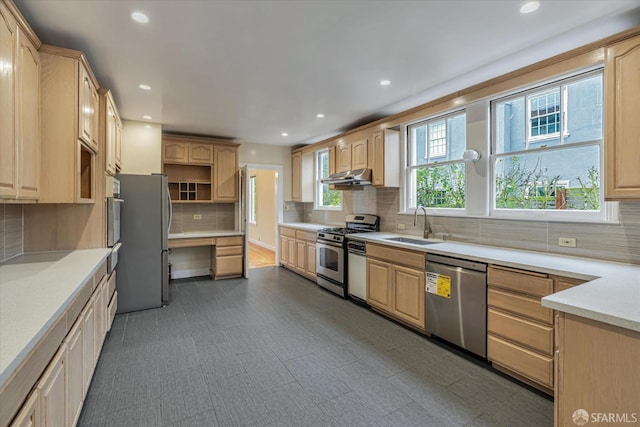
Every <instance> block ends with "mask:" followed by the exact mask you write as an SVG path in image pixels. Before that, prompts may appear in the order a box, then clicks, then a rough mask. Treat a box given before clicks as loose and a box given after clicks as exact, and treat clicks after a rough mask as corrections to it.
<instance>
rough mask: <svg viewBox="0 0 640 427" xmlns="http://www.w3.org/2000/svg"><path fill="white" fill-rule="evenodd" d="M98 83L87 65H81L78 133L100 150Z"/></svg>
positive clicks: (90, 145)
mask: <svg viewBox="0 0 640 427" xmlns="http://www.w3.org/2000/svg"><path fill="white" fill-rule="evenodd" d="M97 87H98V85H97V83H96V81H95V78H92V76H91V74H90V73H89V71H88V69H87V68H86V67H80V88H79V91H80V93H79V97H78V100H79V102H80V105H79V117H78V135H79V136H80V139H81V140H83V141H84V142H85V143H86V144H87V145H88V146H89V147H90V148H91V149H93V150H94V151H98V122H99V121H98V111H99V107H98V104H99V98H98V89H97Z"/></svg>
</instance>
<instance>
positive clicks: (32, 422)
mask: <svg viewBox="0 0 640 427" xmlns="http://www.w3.org/2000/svg"><path fill="white" fill-rule="evenodd" d="M40 416H41V415H40V392H39V391H38V389H37V388H36V389H34V390H33V391H32V392H31V395H29V397H28V398H27V400H26V402H25V403H24V405H22V408H21V409H20V412H19V413H18V415H16V417H15V418H14V420H13V422H12V423H11V427H40V425H41V422H40Z"/></svg>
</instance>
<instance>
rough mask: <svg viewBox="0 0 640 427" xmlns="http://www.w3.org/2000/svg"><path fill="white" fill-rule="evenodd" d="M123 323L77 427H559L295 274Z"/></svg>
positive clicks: (203, 292)
mask: <svg viewBox="0 0 640 427" xmlns="http://www.w3.org/2000/svg"><path fill="white" fill-rule="evenodd" d="M250 276H251V278H250V279H249V280H244V279H232V280H223V281H217V282H214V281H211V280H204V279H202V280H198V279H196V280H192V279H188V280H181V281H175V282H172V284H171V286H170V289H171V291H170V292H171V301H170V304H169V305H168V306H167V307H165V308H161V309H155V310H147V311H142V312H137V313H130V314H126V315H119V316H116V319H115V322H114V324H113V328H112V330H111V332H110V333H109V336H108V337H107V340H106V341H105V344H104V349H103V353H102V356H101V358H100V361H99V363H98V367H97V369H96V373H95V376H94V378H93V382H92V384H91V388H90V390H89V394H88V395H87V399H86V402H85V406H84V409H83V412H82V416H81V419H80V423H79V425H80V426H190V427H191V426H464V425H474V426H475V425H480V426H505V427H506V426H509V427H517V426H523V427H524V426H526V427H532V426H551V425H553V404H552V402H551V401H550V400H548V399H546V398H545V397H542V396H541V395H539V394H538V393H535V392H532V391H531V390H529V389H527V388H525V387H523V386H521V385H519V384H516V383H514V382H512V381H510V380H508V379H506V378H504V377H502V376H501V375H498V374H496V373H495V372H493V371H492V370H490V369H488V368H487V367H486V366H485V365H482V364H481V363H479V362H477V361H474V360H469V359H468V358H465V357H461V356H460V355H459V354H457V353H456V352H452V351H449V350H448V349H445V348H443V347H442V346H441V345H438V344H437V343H434V342H433V341H432V340H428V339H426V338H424V337H421V336H420V335H417V334H415V333H413V332H411V331H409V330H407V329H405V328H403V327H401V326H398V325H397V324H395V323H393V322H390V321H388V320H386V319H384V318H383V317H381V316H379V315H377V314H375V313H373V312H371V311H368V310H365V309H363V308H361V307H359V306H356V305H355V304H353V303H351V302H349V301H346V300H342V299H340V298H338V297H336V296H335V295H333V294H330V293H328V292H326V291H324V290H322V289H320V288H318V287H317V286H316V285H315V284H314V283H312V282H309V281H308V280H305V279H303V278H301V277H299V276H297V275H295V274H293V273H291V272H289V271H287V270H284V269H282V268H278V267H268V268H261V269H254V270H251V274H250Z"/></svg>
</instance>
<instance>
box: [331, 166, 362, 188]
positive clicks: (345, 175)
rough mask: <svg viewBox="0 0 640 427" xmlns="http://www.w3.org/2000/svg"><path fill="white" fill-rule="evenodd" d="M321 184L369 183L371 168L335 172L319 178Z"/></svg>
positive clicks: (352, 184)
mask: <svg viewBox="0 0 640 427" xmlns="http://www.w3.org/2000/svg"><path fill="white" fill-rule="evenodd" d="M320 182H321V183H323V184H334V185H339V186H347V187H348V186H361V185H371V169H356V170H352V171H347V172H337V173H334V174H331V175H329V176H328V177H326V178H325V179H321V180H320Z"/></svg>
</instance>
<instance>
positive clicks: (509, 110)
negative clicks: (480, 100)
mask: <svg viewBox="0 0 640 427" xmlns="http://www.w3.org/2000/svg"><path fill="white" fill-rule="evenodd" d="M536 108H537V105H536ZM493 114H495V137H496V153H510V152H512V151H521V150H526V148H527V141H526V132H527V126H526V116H527V111H526V106H525V100H524V97H521V98H515V99H510V100H508V101H502V102H496V103H495V104H494V112H493ZM532 124H535V125H534V126H533V127H532V129H535V130H536V131H537V129H538V122H537V119H535V120H534V122H533V123H532Z"/></svg>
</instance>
